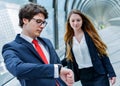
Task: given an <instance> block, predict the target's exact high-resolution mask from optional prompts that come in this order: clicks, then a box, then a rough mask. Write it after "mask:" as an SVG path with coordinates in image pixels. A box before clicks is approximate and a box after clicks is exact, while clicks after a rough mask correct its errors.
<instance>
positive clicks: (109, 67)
mask: <svg viewBox="0 0 120 86" xmlns="http://www.w3.org/2000/svg"><path fill="white" fill-rule="evenodd" d="M101 61H102V63H103V65H104V67H105V69H106V71H107V73H108V75H109V77H110V78H111V77H116V74H115V71H114V69H113V67H112V64H111V62H110V59H109V57H107V56H102V57H101Z"/></svg>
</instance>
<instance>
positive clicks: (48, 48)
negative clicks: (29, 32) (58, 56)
mask: <svg viewBox="0 0 120 86" xmlns="http://www.w3.org/2000/svg"><path fill="white" fill-rule="evenodd" d="M38 40H40V41H41V42H42V43H43V45H44V46H45V48H46V49H47V51H48V53H49V55H50V61H49V62H50V63H53V62H52V61H54V59H53V58H52V57H53V55H52V52H51V45H50V43H49V41H47V40H45V39H44V38H40V37H38Z"/></svg>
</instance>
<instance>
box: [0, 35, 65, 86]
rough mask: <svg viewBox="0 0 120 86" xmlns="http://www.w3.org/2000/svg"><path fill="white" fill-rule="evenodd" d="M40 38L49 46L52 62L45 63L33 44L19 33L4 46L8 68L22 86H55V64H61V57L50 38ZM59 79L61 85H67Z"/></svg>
mask: <svg viewBox="0 0 120 86" xmlns="http://www.w3.org/2000/svg"><path fill="white" fill-rule="evenodd" d="M38 40H40V41H41V42H43V44H45V46H46V47H47V49H48V52H49V54H50V64H45V63H44V62H43V61H42V59H41V58H40V56H39V55H38V53H37V52H36V50H35V48H34V47H33V45H32V44H31V43H29V42H27V41H26V40H24V39H23V38H21V37H20V35H19V34H18V35H17V36H16V38H15V40H14V41H12V42H11V43H8V44H5V45H4V46H3V49H2V55H3V58H4V62H5V64H6V68H7V69H8V71H9V72H10V73H12V74H13V75H14V76H16V77H17V79H18V80H19V81H20V83H21V85H22V86H55V79H54V64H59V63H60V59H59V57H58V55H57V53H56V51H55V49H54V48H53V46H52V44H51V42H50V41H49V40H48V39H45V38H40V37H38ZM57 81H58V82H59V84H61V86H66V85H65V83H64V82H63V81H62V80H61V79H60V78H58V79H57Z"/></svg>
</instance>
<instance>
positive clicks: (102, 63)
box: [62, 32, 116, 77]
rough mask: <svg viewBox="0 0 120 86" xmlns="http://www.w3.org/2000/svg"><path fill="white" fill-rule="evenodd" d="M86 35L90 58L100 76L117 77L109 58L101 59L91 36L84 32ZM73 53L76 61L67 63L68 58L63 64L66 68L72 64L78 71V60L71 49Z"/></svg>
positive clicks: (103, 57)
mask: <svg viewBox="0 0 120 86" xmlns="http://www.w3.org/2000/svg"><path fill="white" fill-rule="evenodd" d="M84 34H85V39H86V43H87V46H88V50H89V53H90V57H91V61H92V64H93V67H94V69H95V70H96V71H97V72H98V73H99V74H108V75H109V77H115V76H116V74H115V72H114V69H113V67H112V65H111V63H110V60H109V57H107V56H102V57H101V56H100V54H99V52H98V51H97V48H96V46H95V45H94V43H93V41H92V39H91V38H90V36H89V35H88V34H87V33H86V32H84ZM70 46H72V45H71V43H70ZM71 53H72V56H73V60H74V61H73V62H70V61H67V60H66V58H65V59H63V60H62V64H63V66H66V65H68V66H69V65H71V64H74V66H75V68H77V70H78V65H77V63H76V60H75V57H74V53H73V51H72V49H71ZM68 62H69V63H68ZM69 68H70V67H69ZM71 69H72V68H71ZM74 73H75V74H78V73H77V71H74ZM76 76H79V75H76Z"/></svg>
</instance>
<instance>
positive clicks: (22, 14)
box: [19, 3, 48, 27]
mask: <svg viewBox="0 0 120 86" xmlns="http://www.w3.org/2000/svg"><path fill="white" fill-rule="evenodd" d="M38 13H42V14H43V15H44V16H45V19H47V18H48V12H47V10H46V9H45V8H44V7H43V6H41V5H38V4H35V3H29V4H26V5H24V6H23V7H22V8H21V9H20V11H19V26H20V27H23V24H24V23H23V18H26V19H28V20H29V21H30V20H31V19H32V18H33V17H34V16H35V15H36V14H38Z"/></svg>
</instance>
